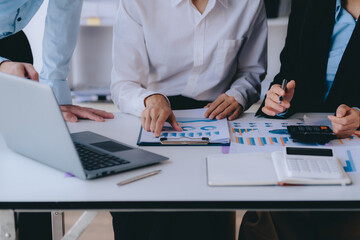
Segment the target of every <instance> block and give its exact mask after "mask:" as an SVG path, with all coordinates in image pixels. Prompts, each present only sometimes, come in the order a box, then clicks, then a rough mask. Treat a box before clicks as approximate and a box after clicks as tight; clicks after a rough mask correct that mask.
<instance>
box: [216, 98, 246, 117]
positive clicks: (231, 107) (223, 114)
mask: <svg viewBox="0 0 360 240" xmlns="http://www.w3.org/2000/svg"><path fill="white" fill-rule="evenodd" d="M237 107H240V106H239V104H238V103H237V102H234V103H232V104H231V105H229V106H228V107H227V108H225V110H224V111H223V112H221V113H220V114H219V115H217V116H216V119H217V120H220V119H223V118H226V117H227V116H229V115H230V114H231V113H233V112H234V111H235V110H236V108H237Z"/></svg>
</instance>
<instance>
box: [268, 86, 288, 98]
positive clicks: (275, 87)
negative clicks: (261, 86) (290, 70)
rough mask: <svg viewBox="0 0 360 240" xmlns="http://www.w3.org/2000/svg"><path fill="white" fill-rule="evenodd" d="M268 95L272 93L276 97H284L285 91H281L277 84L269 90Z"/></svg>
mask: <svg viewBox="0 0 360 240" xmlns="http://www.w3.org/2000/svg"><path fill="white" fill-rule="evenodd" d="M269 93H274V94H276V95H278V96H284V95H285V90H284V89H282V88H281V86H280V85H279V84H274V85H273V86H272V87H271V88H270V90H269V92H268V94H269Z"/></svg>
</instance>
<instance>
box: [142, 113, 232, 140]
mask: <svg viewBox="0 0 360 240" xmlns="http://www.w3.org/2000/svg"><path fill="white" fill-rule="evenodd" d="M205 112H206V109H205V108H201V109H189V110H174V111H173V113H174V115H175V117H176V120H177V122H178V124H179V126H180V127H181V128H182V129H183V131H182V132H178V131H175V130H174V129H173V128H172V126H171V125H170V124H169V123H168V122H165V123H164V126H163V129H162V131H161V135H160V137H159V138H155V137H154V134H153V133H151V132H148V131H145V130H144V129H143V128H142V127H141V128H140V134H139V137H138V140H137V145H139V146H229V145H230V133H229V126H228V122H227V119H221V120H217V119H209V118H205V117H204V114H205Z"/></svg>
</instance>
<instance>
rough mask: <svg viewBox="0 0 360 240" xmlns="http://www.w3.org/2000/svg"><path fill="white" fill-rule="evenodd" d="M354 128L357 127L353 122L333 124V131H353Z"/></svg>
mask: <svg viewBox="0 0 360 240" xmlns="http://www.w3.org/2000/svg"><path fill="white" fill-rule="evenodd" d="M356 129H357V127H356V125H355V124H351V125H339V124H333V132H344V131H351V132H355V131H356Z"/></svg>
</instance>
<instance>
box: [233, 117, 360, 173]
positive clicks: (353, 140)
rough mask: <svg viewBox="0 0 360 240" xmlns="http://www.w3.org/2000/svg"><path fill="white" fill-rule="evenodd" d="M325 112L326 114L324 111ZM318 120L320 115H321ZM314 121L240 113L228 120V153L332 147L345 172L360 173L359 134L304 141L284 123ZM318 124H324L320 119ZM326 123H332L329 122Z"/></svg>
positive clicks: (298, 123) (297, 123)
mask: <svg viewBox="0 0 360 240" xmlns="http://www.w3.org/2000/svg"><path fill="white" fill-rule="evenodd" d="M324 116H327V115H326V114H325V115H324ZM320 120H321V119H320ZM306 124H314V122H311V123H310V122H309V123H308V122H307V119H305V121H304V119H300V118H299V119H294V118H293V119H264V118H258V119H252V120H249V118H248V117H247V114H246V113H245V114H244V115H243V117H241V118H239V119H237V120H235V121H231V122H229V128H230V133H231V146H230V151H229V153H247V152H273V151H280V150H282V149H283V148H284V147H285V146H287V147H289V146H297V147H301V146H304V147H324V146H326V147H331V148H332V149H333V150H334V153H335V155H336V156H337V158H338V159H339V160H340V161H341V163H342V164H343V167H344V170H345V171H346V172H347V173H360V150H359V149H360V148H359V147H360V137H359V136H356V135H353V136H350V137H348V138H343V139H334V140H332V141H330V142H329V143H327V144H325V145H320V144H307V143H302V142H297V141H294V140H293V139H291V138H290V135H289V134H288V132H287V128H286V126H288V125H306ZM321 124H324V123H323V122H321ZM326 125H328V126H330V127H331V123H327V124H326Z"/></svg>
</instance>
